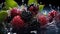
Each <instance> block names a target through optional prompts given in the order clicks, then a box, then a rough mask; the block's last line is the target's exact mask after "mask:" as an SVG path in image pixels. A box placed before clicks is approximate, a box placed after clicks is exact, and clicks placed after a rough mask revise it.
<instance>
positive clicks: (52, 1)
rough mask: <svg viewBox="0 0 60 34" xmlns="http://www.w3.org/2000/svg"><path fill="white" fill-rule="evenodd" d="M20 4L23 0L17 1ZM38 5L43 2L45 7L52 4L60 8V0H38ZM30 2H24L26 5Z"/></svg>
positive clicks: (0, 1) (0, 0) (2, 0)
mask: <svg viewBox="0 0 60 34" xmlns="http://www.w3.org/2000/svg"><path fill="white" fill-rule="evenodd" d="M15 1H16V2H17V3H18V4H22V2H21V1H22V0H15ZM37 1H38V3H40V2H42V3H43V4H45V5H48V4H52V5H55V6H60V1H59V0H37ZM2 2H4V0H0V3H2ZM27 2H28V0H24V3H25V4H27Z"/></svg>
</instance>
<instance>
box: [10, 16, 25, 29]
mask: <svg viewBox="0 0 60 34" xmlns="http://www.w3.org/2000/svg"><path fill="white" fill-rule="evenodd" d="M11 25H12V26H13V28H16V29H19V28H22V27H24V21H23V20H22V19H21V17H20V16H15V17H14V18H13V19H12V20H11Z"/></svg>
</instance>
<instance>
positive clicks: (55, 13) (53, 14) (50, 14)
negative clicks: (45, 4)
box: [48, 10, 58, 18]
mask: <svg viewBox="0 0 60 34" xmlns="http://www.w3.org/2000/svg"><path fill="white" fill-rule="evenodd" d="M57 14H58V12H57V11H55V10H52V11H51V12H49V14H48V16H51V17H53V18H54V17H55V16H56V15H57Z"/></svg>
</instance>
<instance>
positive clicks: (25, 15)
mask: <svg viewBox="0 0 60 34" xmlns="http://www.w3.org/2000/svg"><path fill="white" fill-rule="evenodd" d="M21 17H22V19H23V20H25V21H27V22H28V21H30V20H31V18H32V13H31V12H30V11H27V12H26V11H23V12H22V14H21Z"/></svg>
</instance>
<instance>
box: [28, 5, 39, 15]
mask: <svg viewBox="0 0 60 34" xmlns="http://www.w3.org/2000/svg"><path fill="white" fill-rule="evenodd" d="M38 10H39V8H38V6H34V5H32V6H30V7H29V11H31V12H32V13H33V14H34V15H36V14H37V13H38Z"/></svg>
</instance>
